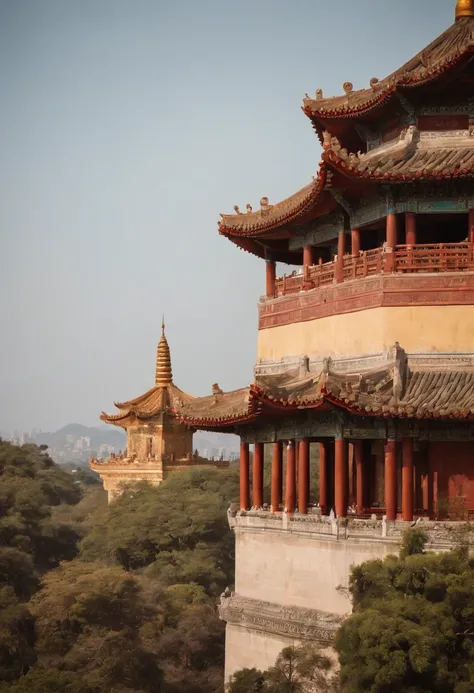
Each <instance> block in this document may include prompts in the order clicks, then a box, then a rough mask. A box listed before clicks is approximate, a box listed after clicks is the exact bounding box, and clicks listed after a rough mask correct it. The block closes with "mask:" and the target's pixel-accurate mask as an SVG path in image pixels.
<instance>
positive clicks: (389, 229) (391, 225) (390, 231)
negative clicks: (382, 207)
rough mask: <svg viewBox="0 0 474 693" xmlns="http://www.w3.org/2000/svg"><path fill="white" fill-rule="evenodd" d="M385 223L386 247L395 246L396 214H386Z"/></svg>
mask: <svg viewBox="0 0 474 693" xmlns="http://www.w3.org/2000/svg"><path fill="white" fill-rule="evenodd" d="M386 224H387V226H386V234H387V239H386V240H387V247H388V248H395V246H396V245H397V215H396V214H387V220H386Z"/></svg>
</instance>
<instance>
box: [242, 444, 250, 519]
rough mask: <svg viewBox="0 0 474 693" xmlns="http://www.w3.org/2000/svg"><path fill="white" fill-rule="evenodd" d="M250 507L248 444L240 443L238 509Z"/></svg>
mask: <svg viewBox="0 0 474 693" xmlns="http://www.w3.org/2000/svg"><path fill="white" fill-rule="evenodd" d="M249 507H250V480H249V444H248V443H240V509H241V510H248V509H249Z"/></svg>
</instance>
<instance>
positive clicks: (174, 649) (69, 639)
mask: <svg viewBox="0 0 474 693" xmlns="http://www.w3.org/2000/svg"><path fill="white" fill-rule="evenodd" d="M237 487H238V477H237V473H236V470H235V471H234V470H233V469H229V470H215V469H195V470H192V471H190V472H183V473H182V474H176V475H175V476H173V477H172V478H171V479H169V480H168V481H167V482H166V484H164V485H163V486H161V487H159V488H152V487H150V486H148V485H146V484H144V485H143V486H135V487H133V489H130V490H129V491H127V492H126V493H125V494H124V495H123V497H122V498H121V499H119V500H118V501H117V502H115V503H114V504H113V505H112V506H110V507H108V506H107V504H106V496H105V493H104V492H103V490H102V489H101V488H100V487H97V486H90V485H87V484H85V483H84V482H83V481H81V480H76V479H75V477H74V476H73V475H70V474H68V473H67V472H65V471H62V470H61V469H59V468H58V467H57V466H56V465H55V464H54V463H53V462H52V460H51V459H50V458H49V457H48V455H47V453H46V451H45V450H42V449H40V448H38V447H36V446H34V445H28V446H23V447H21V448H19V447H15V446H13V445H11V444H9V443H2V442H0V609H1V614H0V681H1V682H2V683H0V692H1V693H7V692H8V693H23V692H25V693H26V692H28V693H31V692H32V691H34V692H35V693H36V692H37V693H56V692H58V693H59V692H61V693H62V692H66V693H109V692H110V693H128V692H129V691H130V692H131V691H135V692H137V691H138V692H143V693H155V692H156V693H158V692H160V693H178V692H179V693H217V692H219V691H221V690H222V683H223V658H224V625H223V623H222V622H221V621H220V620H219V619H218V617H217V610H216V603H217V601H218V597H219V594H220V593H221V592H222V591H223V589H224V588H225V587H226V586H227V585H231V584H232V583H233V570H234V559H233V547H234V542H233V536H232V533H231V532H230V530H229V528H228V525H227V521H226V510H227V507H228V506H229V503H230V502H232V501H233V500H234V499H235V498H236V497H237V493H238V491H237Z"/></svg>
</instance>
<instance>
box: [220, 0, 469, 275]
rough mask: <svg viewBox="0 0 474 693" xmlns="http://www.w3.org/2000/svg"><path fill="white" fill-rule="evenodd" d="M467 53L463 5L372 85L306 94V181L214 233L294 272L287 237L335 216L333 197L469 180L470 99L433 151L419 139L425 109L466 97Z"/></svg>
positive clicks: (227, 217) (296, 255)
mask: <svg viewBox="0 0 474 693" xmlns="http://www.w3.org/2000/svg"><path fill="white" fill-rule="evenodd" d="M473 51H474V10H473V3H472V1H471V0H460V1H459V2H458V5H457V9H456V21H455V23H454V24H453V25H452V26H450V27H449V29H447V30H446V31H445V32H444V33H443V34H441V36H439V37H438V38H437V39H435V40H434V41H433V42H432V43H430V44H429V45H428V46H427V47H426V48H424V49H423V50H422V51H420V52H419V53H418V54H417V55H416V56H415V57H414V58H412V59H411V60H409V61H408V62H407V63H405V64H404V65H403V66H402V67H401V68H399V69H398V70H396V71H395V72H393V73H392V74H391V75H389V76H388V77H386V78H385V79H381V80H378V79H376V78H375V77H374V78H372V79H371V80H370V86H369V88H368V89H360V90H354V88H353V85H352V84H351V83H350V82H346V83H345V84H344V85H343V90H344V94H343V95H342V96H335V97H329V98H328V97H324V95H323V93H322V91H321V90H319V89H318V90H317V91H316V95H315V97H314V98H312V97H309V96H307V97H306V98H305V99H304V101H303V112H304V113H305V115H306V116H307V117H308V118H309V119H310V121H311V123H312V125H313V128H314V130H315V131H316V133H317V135H318V137H319V139H320V142H321V144H322V146H323V153H322V157H321V162H320V164H319V169H318V172H317V174H316V176H315V177H314V179H313V181H312V182H311V183H310V184H309V185H306V186H305V187H304V188H302V189H301V190H299V191H298V192H296V193H295V194H293V195H291V196H290V197H288V198H287V199H285V200H282V201H281V202H277V203H275V204H270V202H269V200H268V199H267V198H266V197H262V199H261V201H260V206H259V209H257V210H256V211H253V210H252V207H251V206H250V205H247V209H246V212H242V211H241V210H240V209H239V208H238V207H237V206H236V207H234V210H235V213H234V214H222V215H221V219H220V221H219V233H220V234H222V235H223V236H226V237H227V238H229V239H230V240H231V241H232V242H233V243H235V244H236V245H237V246H239V247H241V248H243V249H244V250H246V251H248V252H251V253H254V254H255V255H258V256H260V257H268V256H269V255H271V257H272V258H273V259H274V260H276V261H281V262H287V263H289V264H299V263H301V258H300V252H298V251H297V250H294V249H292V247H291V245H290V244H289V242H288V241H289V239H290V238H292V237H294V236H295V235H298V234H299V233H301V231H302V229H304V227H305V225H307V224H308V223H309V222H314V221H315V220H321V221H322V222H323V223H324V222H325V221H326V220H328V219H329V218H331V216H337V215H338V214H341V211H342V210H341V205H340V196H341V195H343V196H344V199H345V202H346V204H349V205H350V204H351V200H357V199H359V198H360V197H361V196H363V195H367V194H374V193H375V194H376V193H377V190H379V189H380V187H381V186H382V185H384V184H387V183H391V184H394V183H395V184H407V183H414V182H419V181H429V180H441V179H461V180H462V179H471V178H472V176H473V173H474V138H473V137H472V134H473V133H474V100H473V98H474V97H472V96H471V99H470V101H469V108H468V110H466V112H465V113H463V114H462V115H459V117H458V126H459V127H458V129H459V131H460V136H459V138H457V139H456V138H454V139H453V137H452V136H450V137H445V138H443V137H440V138H439V139H438V141H437V142H436V143H433V142H429V141H426V140H423V139H421V138H420V136H419V134H420V131H423V130H426V129H429V127H430V122H431V123H432V122H433V117H432V116H431V115H430V114H429V110H430V105H432V104H435V103H436V104H440V103H443V104H445V106H446V112H449V108H450V106H453V105H454V104H457V103H459V102H461V101H463V100H465V98H466V94H468V93H470V94H473V95H474V71H473V63H472V57H473ZM420 105H424V106H426V107H427V108H426V110H427V115H426V116H421V117H418V118H417V117H416V115H415V112H416V110H417V108H418V107H419V106H420ZM381 123H383V124H386V126H387V127H386V129H385V134H386V140H387V143H388V144H389V146H386V147H380V146H374V147H371V136H372V135H375V129H376V128H377V127H378V126H379V125H380V124H381ZM461 131H464V132H463V134H461ZM391 138H393V139H392V140H391ZM373 144H377V143H376V142H373Z"/></svg>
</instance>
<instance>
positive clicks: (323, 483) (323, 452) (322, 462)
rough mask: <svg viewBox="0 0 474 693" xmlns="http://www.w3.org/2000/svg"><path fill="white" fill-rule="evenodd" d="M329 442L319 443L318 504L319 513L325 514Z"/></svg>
mask: <svg viewBox="0 0 474 693" xmlns="http://www.w3.org/2000/svg"><path fill="white" fill-rule="evenodd" d="M328 467H329V443H328V442H326V441H325V442H324V443H320V444H319V505H320V507H321V515H326V514H327V511H328V507H329V498H328V481H329V469H328Z"/></svg>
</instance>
